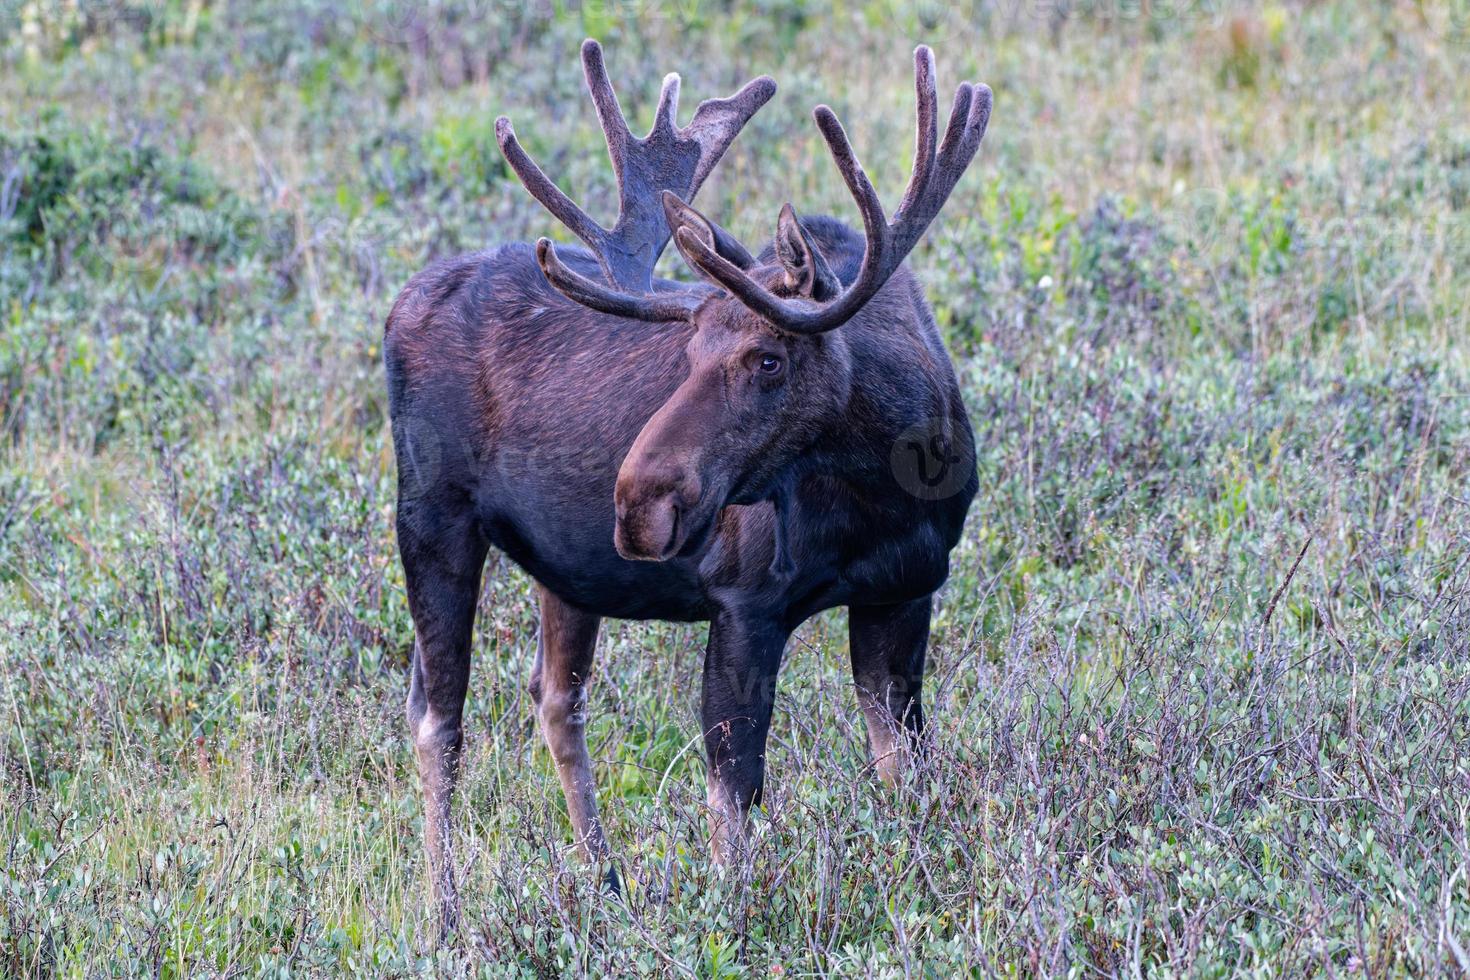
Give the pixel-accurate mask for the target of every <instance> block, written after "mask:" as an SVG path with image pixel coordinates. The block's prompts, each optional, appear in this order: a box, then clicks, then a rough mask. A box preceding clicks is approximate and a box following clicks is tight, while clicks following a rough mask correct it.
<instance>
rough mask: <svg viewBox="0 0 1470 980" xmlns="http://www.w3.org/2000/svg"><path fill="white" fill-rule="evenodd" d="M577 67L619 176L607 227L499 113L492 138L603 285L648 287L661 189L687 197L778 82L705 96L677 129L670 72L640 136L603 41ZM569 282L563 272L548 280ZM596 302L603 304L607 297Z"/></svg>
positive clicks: (660, 240)
mask: <svg viewBox="0 0 1470 980" xmlns="http://www.w3.org/2000/svg"><path fill="white" fill-rule="evenodd" d="M582 71H583V75H584V76H585V77H586V81H587V91H588V92H589V93H590V94H591V96H592V102H593V105H594V107H595V108H596V110H597V119H598V122H599V123H600V124H601V126H602V132H603V136H604V138H605V139H606V142H607V152H608V156H609V158H610V159H611V160H612V166H613V173H614V175H615V176H616V177H617V184H618V218H617V221H616V223H614V224H613V226H612V227H611V228H606V227H604V226H602V225H600V224H598V223H597V222H596V221H594V220H592V218H591V217H589V216H588V215H587V213H586V212H585V211H583V210H582V209H581V208H580V207H579V206H577V204H575V203H574V202H573V201H572V200H571V198H569V197H568V196H567V195H566V194H564V193H563V192H562V191H561V189H560V188H558V187H557V186H556V184H555V183H554V182H553V181H552V180H551V179H550V178H549V177H547V176H546V174H545V173H543V172H542V170H541V168H540V167H538V166H537V165H536V163H535V161H534V160H532V159H531V157H530V155H529V154H527V153H526V151H525V149H524V148H523V147H522V146H521V145H520V142H519V141H518V140H517V139H516V135H515V130H514V129H512V128H511V125H510V121H509V120H508V119H506V118H505V117H503V116H502V117H501V118H500V119H498V120H496V123H495V134H496V140H497V141H498V142H499V144H500V149H501V152H502V153H504V154H505V158H506V160H507V161H508V162H509V163H510V166H511V169H513V170H514V171H515V173H516V175H517V176H518V177H520V179H521V182H522V183H523V184H524V185H525V186H526V190H528V191H530V193H531V196H532V197H534V198H536V199H537V200H538V201H540V202H541V203H542V204H543V205H545V207H546V209H547V210H548V211H550V212H551V213H552V214H553V215H555V216H556V218H557V219H558V220H560V221H561V222H562V223H563V224H565V225H566V226H567V227H568V228H569V229H570V230H571V231H572V233H573V234H575V235H576V236H577V237H578V238H580V239H581V240H582V241H583V242H584V243H586V245H587V247H588V248H590V249H591V250H592V252H593V254H594V255H595V256H596V257H597V261H598V264H599V265H600V266H601V267H602V273H603V278H604V279H605V280H606V281H607V284H608V285H609V286H613V287H616V288H617V289H620V290H623V291H624V292H626V293H628V294H650V293H651V292H652V286H653V269H654V266H655V265H656V264H657V262H658V257H659V255H660V254H661V253H662V252H663V250H664V246H666V245H667V244H668V241H669V234H670V232H669V226H668V224H667V223H666V222H665V220H664V214H663V208H662V205H661V202H660V200H659V193H660V192H661V191H664V190H670V191H673V192H675V193H676V194H678V195H679V196H680V197H682V198H684V199H685V200H691V199H693V197H694V194H695V192H696V191H698V190H699V187H700V185H701V184H703V183H704V179H705V178H706V177H707V176H709V173H710V171H711V170H712V169H713V168H714V165H715V164H716V163H717V162H718V161H719V159H720V157H721V156H722V155H724V152H725V150H726V149H728V148H729V146H730V144H731V142H733V141H734V139H735V137H736V136H737V135H739V133H740V130H741V128H742V127H744V125H745V124H746V123H747V122H748V121H749V120H750V117H751V116H753V115H755V113H756V112H757V111H758V110H759V109H760V107H761V106H763V105H765V104H766V103H767V102H768V101H770V98H771V96H772V95H774V94H775V91H776V83H775V82H773V81H772V80H771V79H770V78H767V77H765V76H762V77H760V78H757V79H755V80H754V81H751V82H749V83H747V84H746V85H745V86H744V87H743V88H741V89H740V90H739V91H738V92H736V93H735V94H734V95H732V96H730V97H729V98H726V99H711V100H709V101H707V102H703V103H701V104H700V105H699V107H698V108H697V109H696V110H695V112H694V118H693V119H692V120H691V121H690V123H689V125H688V126H686V127H684V128H683V129H680V128H679V127H678V123H677V112H678V106H679V76H678V75H677V74H674V73H670V74H668V75H666V76H664V80H663V86H662V88H661V90H660V92H659V99H658V108H657V110H656V112H655V115H654V122H653V128H652V129H650V130H649V132H648V135H647V136H645V137H644V138H643V139H639V138H637V137H635V136H634V135H633V134H632V132H631V131H630V130H629V128H628V121H627V119H626V117H625V116H624V115H623V110H622V106H621V105H620V104H619V103H618V97H617V93H616V92H615V91H613V86H612V82H611V81H610V80H609V78H608V74H607V65H606V63H605V62H604V60H603V56H602V47H601V46H600V45H599V44H598V43H597V42H596V41H594V40H592V39H591V38H588V39H587V40H586V41H584V42H583V43H582ZM561 268H562V269H565V266H562V267H561ZM571 275H575V273H571ZM570 281H571V280H570V279H568V278H567V277H566V276H562V277H561V278H560V279H558V280H553V283H554V284H556V283H557V282H561V283H568V282H570ZM594 285H595V284H594ZM558 288H560V287H558ZM576 292H577V295H575V296H572V298H573V299H577V300H578V301H579V302H580V301H581V297H585V296H591V295H593V294H592V293H591V292H589V291H588V290H587V289H586V288H585V287H578V289H577V290H576ZM568 295H572V294H571V293H568ZM599 302H603V305H604V306H606V305H607V304H606V302H605V297H604V299H603V300H600V301H599ZM589 305H590V304H589ZM595 308H598V309H601V308H603V307H602V306H598V307H595Z"/></svg>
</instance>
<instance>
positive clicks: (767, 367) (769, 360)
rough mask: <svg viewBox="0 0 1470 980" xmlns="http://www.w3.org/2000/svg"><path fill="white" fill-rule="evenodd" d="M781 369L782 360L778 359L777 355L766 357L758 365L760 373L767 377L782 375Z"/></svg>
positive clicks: (767, 355)
mask: <svg viewBox="0 0 1470 980" xmlns="http://www.w3.org/2000/svg"><path fill="white" fill-rule="evenodd" d="M781 367H782V362H781V358H779V357H777V356H776V355H775V354H766V355H764V356H763V357H762V358H761V359H760V363H759V364H758V365H757V369H758V370H759V371H760V373H761V374H765V375H775V374H780V373H781Z"/></svg>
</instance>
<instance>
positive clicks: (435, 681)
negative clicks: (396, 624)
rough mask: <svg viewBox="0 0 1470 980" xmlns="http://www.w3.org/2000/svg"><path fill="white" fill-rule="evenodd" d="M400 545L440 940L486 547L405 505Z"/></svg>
mask: <svg viewBox="0 0 1470 980" xmlns="http://www.w3.org/2000/svg"><path fill="white" fill-rule="evenodd" d="M398 547H399V552H400V554H401V555H402V558H403V570H404V577H405V582H406V585H407V591H408V605H409V611H410V612H411V613H412V614H413V623H414V634H415V636H414V653H413V671H412V678H411V680H410V682H409V692H408V729H409V734H410V736H411V737H412V739H413V746H414V754H415V756H416V757H417V760H418V769H419V780H420V782H421V783H422V784H423V793H424V849H425V851H426V853H427V856H428V860H429V872H430V876H431V879H432V881H433V888H434V897H435V900H436V902H437V904H438V908H439V915H440V929H441V935H447V934H448V933H449V932H452V931H453V930H454V928H455V927H456V925H457V924H458V921H459V894H458V891H457V889H456V887H455V881H454V855H453V841H452V835H451V832H450V830H451V820H450V809H451V803H452V800H453V796H454V786H455V782H456V781H457V780H458V777H459V762H460V749H461V747H462V745H463V741H464V734H463V731H464V730H463V715H464V699H465V692H466V690H467V689H468V686H469V676H470V637H471V632H472V630H473V627H474V619H475V604H476V602H477V600H478V598H479V594H480V575H481V572H482V571H483V569H484V564H485V554H486V551H487V550H488V545H487V544H486V543H485V540H484V538H483V537H482V536H481V535H480V533H479V531H478V529H477V528H475V526H474V525H473V522H472V521H471V519H470V518H469V516H468V515H463V514H445V513H444V512H442V511H440V510H437V509H429V508H425V507H422V506H416V505H414V504H413V503H410V502H403V501H400V504H399V512H398Z"/></svg>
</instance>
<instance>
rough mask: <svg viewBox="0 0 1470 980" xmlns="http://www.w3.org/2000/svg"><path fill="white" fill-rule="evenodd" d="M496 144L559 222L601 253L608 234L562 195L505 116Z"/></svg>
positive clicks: (497, 130)
mask: <svg viewBox="0 0 1470 980" xmlns="http://www.w3.org/2000/svg"><path fill="white" fill-rule="evenodd" d="M495 142H497V143H498V144H500V152H501V154H502V155H504V157H505V161H506V163H509V164H510V168H511V169H512V170H514V171H515V172H516V176H517V177H519V178H521V183H522V184H524V185H525V188H526V190H527V191H529V192H530V193H531V196H532V197H534V198H535V199H536V200H538V201H540V202H541V206H542V207H544V208H546V210H548V211H550V212H551V214H552V216H553V217H555V218H556V220H557V221H560V222H561V223H562V224H564V225H566V226H567V228H569V229H571V232H572V234H574V235H576V236H577V237H578V238H580V239H582V241H584V242H586V243H587V247H588V248H590V249H592V250H593V251H594V252H597V251H599V250H600V249H601V247H602V242H603V240H604V239H605V238H606V237H607V231H606V230H605V229H603V227H602V226H601V225H599V224H598V223H597V222H595V221H593V220H592V218H591V217H589V216H588V214H587V212H586V211H583V210H582V209H581V208H579V207H578V206H577V204H576V202H574V201H573V200H572V199H571V198H569V197H567V196H566V195H565V194H563V193H562V190H561V188H560V187H557V186H556V184H555V183H553V182H552V180H551V178H550V177H548V176H546V174H545V173H544V172H543V171H542V169H541V168H540V167H538V166H537V165H536V161H535V160H532V159H531V156H530V154H528V153H527V152H526V151H525V149H524V148H522V146H521V143H520V140H518V139H516V131H515V129H514V128H513V127H512V126H511V124H510V120H509V119H508V118H506V117H505V116H501V117H500V118H499V119H497V120H495Z"/></svg>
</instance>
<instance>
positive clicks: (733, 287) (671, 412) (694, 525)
mask: <svg viewBox="0 0 1470 980" xmlns="http://www.w3.org/2000/svg"><path fill="white" fill-rule="evenodd" d="M582 60H583V67H584V70H585V73H586V78H587V86H588V89H589V90H590V91H591V93H592V98H593V102H594V104H595V106H596V109H597V114H598V118H599V120H600V122H601V124H602V128H603V132H604V135H605V137H606V140H607V146H608V153H609V156H610V157H611V159H612V164H613V170H614V172H615V174H616V176H617V181H618V189H619V200H620V207H619V214H618V220H617V223H616V224H615V225H614V226H613V228H612V229H605V228H603V227H601V226H600V225H598V224H597V223H596V222H595V221H593V220H592V219H591V218H590V217H588V215H587V214H586V213H585V212H583V211H582V209H581V208H579V207H578V206H577V205H576V204H575V203H573V202H572V201H571V200H570V199H569V198H568V197H567V196H566V195H565V194H563V193H562V192H561V190H560V189H558V188H557V186H556V185H555V184H554V183H553V182H552V181H551V180H550V179H548V178H547V177H546V175H545V174H544V173H543V172H542V171H541V169H540V168H539V167H538V166H537V165H536V163H535V162H534V161H532V160H531V158H530V157H529V156H528V155H527V154H526V152H525V150H524V149H522V147H521V146H520V143H519V142H518V141H517V139H516V136H515V132H514V130H513V129H512V127H511V125H510V121H509V120H508V119H506V118H505V117H503V116H502V117H501V118H500V119H499V120H497V122H496V134H497V138H498V140H499V143H500V147H501V150H502V152H503V153H504V154H505V157H506V159H507V161H508V162H509V163H510V165H511V167H512V168H513V169H514V170H515V172H516V174H517V175H518V176H519V177H520V179H521V181H522V183H523V184H524V185H525V187H526V189H527V190H528V191H529V192H530V193H531V194H532V196H534V197H535V198H536V199H537V200H538V201H540V202H541V203H542V204H543V205H544V206H545V207H546V208H547V210H548V211H550V212H551V213H552V214H553V215H554V216H556V217H557V218H558V219H559V220H560V221H562V223H563V224H565V225H566V226H567V227H568V228H569V229H570V230H571V231H572V232H573V233H575V234H576V235H577V236H578V237H579V238H581V239H582V241H583V242H585V243H586V244H587V246H588V247H589V248H590V249H591V251H592V253H593V254H594V256H595V257H596V258H597V261H598V264H599V266H600V267H601V269H602V272H603V276H604V278H605V280H606V282H598V281H595V280H593V279H591V278H589V277H588V276H585V275H583V274H581V273H579V272H577V271H575V270H574V269H572V268H571V267H570V266H569V265H568V264H566V263H565V262H563V261H562V259H561V258H560V257H558V255H557V249H556V246H555V245H553V244H552V242H551V241H550V240H549V239H546V238H542V239H540V240H539V241H537V243H536V258H537V261H538V263H539V264H540V266H541V270H542V272H543V273H544V274H545V276H546V278H547V280H548V281H549V282H550V283H551V284H552V285H553V286H554V287H556V289H557V290H559V291H560V292H561V293H562V294H564V295H565V296H567V297H568V298H569V299H571V300H574V301H575V302H577V303H579V304H581V305H583V306H586V307H588V308H590V309H594V310H598V311H601V312H603V313H609V314H613V315H615V316H620V317H626V318H630V319H635V320H643V321H655V322H659V321H671V320H681V321H687V322H688V323H690V324H692V325H693V328H694V329H693V333H692V335H691V336H690V339H689V341H688V345H687V348H686V355H687V359H688V366H689V372H688V375H687V377H686V379H685V380H684V382H683V383H682V384H681V385H680V386H679V388H678V390H677V391H675V392H674V394H673V396H672V397H671V398H669V400H668V401H667V402H666V403H665V404H664V405H663V406H662V407H660V408H659V409H658V410H657V411H656V412H655V413H654V415H653V417H652V418H650V419H649V420H648V422H647V424H646V425H645V426H644V427H643V429H642V431H641V432H639V433H638V436H637V438H636V440H635V441H634V442H633V446H632V448H631V450H630V451H629V452H628V454H627V456H626V458H625V459H624V461H623V464H622V467H621V469H620V470H619V472H618V477H617V484H616V489H615V494H614V497H615V505H616V515H617V520H616V525H615V531H614V542H615V544H616V547H617V550H618V552H619V553H620V554H621V555H622V556H623V557H625V558H630V559H645V560H653V561H661V560H666V559H669V558H672V557H675V556H680V555H688V554H692V553H695V552H697V551H698V550H699V549H700V548H701V547H702V546H703V545H704V542H705V541H706V540H707V538H708V536H709V534H710V532H711V530H712V528H713V527H714V526H715V523H716V519H717V517H718V515H719V513H720V511H721V510H722V509H723V508H725V507H726V506H729V505H732V504H745V503H752V502H756V501H760V500H764V499H773V498H777V497H778V495H779V492H780V481H781V477H782V474H783V473H786V472H787V471H788V469H789V467H790V466H791V464H792V463H793V461H795V460H797V459H798V458H799V457H800V456H801V455H802V454H803V453H804V452H805V451H807V449H808V448H809V447H810V446H811V445H812V443H813V442H814V440H816V439H817V438H818V437H819V436H820V434H821V433H822V432H824V431H827V430H828V429H830V427H831V426H832V425H833V424H835V423H837V422H839V421H840V416H841V413H842V412H843V411H844V407H845V406H846V405H847V404H848V401H849V399H848V393H849V390H850V387H851V385H852V384H853V378H852V363H851V357H850V356H849V352H848V348H847V343H846V341H845V339H844V331H843V330H842V329H841V328H842V327H843V326H844V325H846V324H849V323H851V322H853V321H854V320H859V319H862V320H866V321H870V322H873V323H876V324H883V323H893V321H895V320H899V319H902V318H905V317H909V318H912V317H913V316H914V315H915V314H914V304H912V303H909V302H904V301H903V298H902V297H897V296H892V297H890V296H886V294H885V290H884V288H883V287H884V286H885V284H887V283H888V282H889V280H890V279H891V278H892V277H893V276H894V273H895V272H897V271H898V269H899V268H900V266H901V264H902V263H903V260H904V258H905V257H906V256H907V255H908V253H909V252H910V250H912V249H913V247H914V246H915V244H916V243H917V242H918V240H919V238H920V237H921V236H922V235H923V233H924V231H925V230H926V229H927V228H928V226H929V224H930V222H932V221H933V220H934V218H935V216H936V215H938V213H939V211H940V209H941V208H942V207H943V206H944V203H945V201H946V200H947V199H948V197H949V195H950V192H951V191H952V190H953V189H954V187H955V184H956V183H957V182H958V180H959V179H960V176H961V175H962V174H963V173H964V171H965V168H966V167H967V166H968V165H969V163H970V161H971V160H972V159H973V158H974V156H975V153H976V151H977V150H978V149H979V147H980V142H981V140H982V139H983V137H984V135H985V129H986V125H987V124H988V122H989V119H990V110H991V99H992V97H991V92H990V89H989V88H988V87H986V86H984V85H974V84H971V83H970V82H962V83H961V84H960V85H959V87H958V88H957V89H956V91H955V95H954V100H953V104H952V106H951V108H950V112H949V118H948V122H947V124H946V125H945V127H944V133H943V137H942V138H941V137H940V131H939V130H940V127H939V116H938V99H937V95H936V86H935V77H934V75H935V72H934V55H933V52H932V51H930V49H929V48H928V47H925V46H920V47H919V48H917V49H916V50H915V52H914V79H915V88H916V90H917V101H918V110H917V127H916V135H915V145H914V165H913V172H912V175H911V176H910V179H909V183H908V187H907V189H906V190H905V192H904V195H903V199H902V200H901V202H900V203H899V206H898V209H897V210H896V211H894V212H893V216H892V218H891V219H890V218H889V217H888V216H887V212H886V210H885V209H884V207H883V204H882V202H881V201H880V200H879V198H878V194H877V192H876V191H875V190H874V189H873V185H872V182H871V181H870V180H869V179H868V176H867V174H866V173H865V172H864V170H863V168H862V166H861V165H860V164H859V163H858V160H857V156H856V154H855V153H854V152H853V149H852V146H851V144H850V143H849V142H848V138H847V134H846V133H845V132H844V131H843V128H842V124H841V123H840V122H839V121H838V119H837V116H836V114H835V113H833V111H832V110H831V109H830V108H828V107H827V106H825V105H819V106H817V108H816V109H815V111H814V112H813V116H814V118H815V120H816V124H817V128H818V130H819V131H820V132H821V134H822V137H823V139H824V140H825V141H826V143H827V146H828V148H829V150H830V151H831V154H832V158H833V160H834V161H835V163H836V165H837V169H838V172H839V173H840V174H841V175H842V178H843V180H844V182H845V183H846V184H847V188H848V190H849V191H850V192H851V194H852V196H853V198H854V200H855V201H856V203H857V207H858V211H859V213H860V215H861V217H862V223H863V230H864V234H865V242H864V247H863V252H862V257H861V261H860V262H857V263H851V262H849V263H848V265H849V266H850V267H849V268H841V267H835V265H834V262H833V261H832V259H831V258H830V257H829V255H828V254H827V250H828V249H829V248H830V247H831V241H830V239H829V240H826V241H824V232H829V231H831V226H833V225H835V224H836V223H835V222H828V221H825V220H823V219H814V220H806V221H803V220H801V219H799V218H798V217H797V214H796V210H795V208H793V207H792V205H791V204H790V203H787V204H786V205H784V206H783V207H782V208H781V210H780V213H779V216H778V218H777V221H776V236H775V240H774V241H773V243H772V245H771V246H770V247H769V248H767V249H766V250H765V251H764V252H762V253H761V254H760V255H759V256H754V255H752V254H751V253H750V252H749V251H748V250H747V249H746V248H745V247H744V246H743V245H741V243H740V242H739V241H737V240H736V239H735V238H734V237H733V236H732V235H731V234H730V233H729V232H727V231H725V230H724V229H723V228H721V227H720V226H718V225H717V224H715V223H714V222H713V221H711V220H710V219H709V218H707V217H706V216H704V215H703V214H700V213H699V212H698V211H696V210H695V209H694V208H693V207H691V206H690V205H689V204H688V203H686V202H687V200H688V199H690V198H692V197H693V195H694V193H695V191H697V190H698V188H699V186H700V184H701V183H702V182H703V180H704V178H705V176H707V175H708V173H709V170H710V169H711V167H712V166H713V165H714V163H715V161H717V160H718V159H719V157H720V155H721V154H723V152H724V150H725V148H726V147H727V146H728V145H729V143H730V142H731V141H732V140H733V139H734V138H735V136H736V135H737V134H738V132H739V131H740V129H741V127H742V126H743V125H744V124H745V122H746V121H748V120H749V118H750V117H751V116H752V115H753V114H754V113H755V112H756V110H758V109H759V108H760V107H761V106H762V105H763V104H764V103H765V102H766V101H767V100H769V99H770V97H771V96H772V95H773V94H774V92H775V83H774V82H772V81H771V80H770V79H769V78H765V77H762V78H758V79H756V80H754V81H752V82H750V83H749V84H748V85H746V86H745V87H744V88H743V89H741V90H740V91H739V92H737V93H736V94H735V95H734V96H732V97H730V98H728V99H718V100H711V101H708V102H704V103H702V104H701V105H700V106H699V108H698V110H697V111H696V112H695V114H694V117H693V119H692V120H691V122H690V123H689V125H688V126H685V127H683V128H679V127H677V126H676V123H675V114H676V111H677V106H678V93H679V78H678V76H677V75H674V74H670V75H669V76H667V77H666V78H665V79H664V84H663V89H662V92H661V94H660V97H659V102H658V109H657V112H656V116H655V121H654V125H653V129H652V130H651V131H650V132H649V133H648V135H647V136H646V137H644V138H642V139H638V138H636V137H634V136H633V135H632V134H631V132H630V131H629V129H628V124H627V121H626V119H625V118H624V116H623V114H622V110H621V109H620V107H619V105H618V101H617V96H616V95H615V94H614V92H613V89H612V85H611V83H610V82H609V80H608V77H607V72H606V69H605V67H604V64H603V60H602V52H601V49H600V48H599V47H598V45H597V44H596V42H593V41H590V40H589V41H588V42H586V43H585V44H584V45H583V48H582ZM671 186H672V187H676V188H680V189H683V190H684V193H683V194H679V193H676V192H675V191H674V190H671V189H668V188H670V187H671ZM653 188H663V190H662V192H661V193H657V194H656V193H654V191H653ZM838 227H839V228H840V226H838ZM670 238H672V239H673V241H674V244H675V246H676V248H677V249H678V250H679V253H680V254H681V255H682V256H683V258H684V260H685V262H686V263H687V264H688V265H689V266H690V268H691V269H693V270H694V272H695V273H697V274H698V275H699V276H700V277H701V280H702V282H700V283H698V284H681V283H671V282H662V281H661V282H655V281H654V280H653V279H652V270H653V266H654V264H655V263H656V262H657V260H658V257H659V255H660V254H661V253H662V251H663V249H664V247H665V245H666V244H667V243H668V240H669V239H670ZM854 266H855V267H854ZM900 326H901V324H898V323H893V328H894V329H899V328H900Z"/></svg>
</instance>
